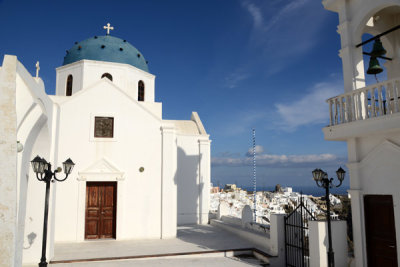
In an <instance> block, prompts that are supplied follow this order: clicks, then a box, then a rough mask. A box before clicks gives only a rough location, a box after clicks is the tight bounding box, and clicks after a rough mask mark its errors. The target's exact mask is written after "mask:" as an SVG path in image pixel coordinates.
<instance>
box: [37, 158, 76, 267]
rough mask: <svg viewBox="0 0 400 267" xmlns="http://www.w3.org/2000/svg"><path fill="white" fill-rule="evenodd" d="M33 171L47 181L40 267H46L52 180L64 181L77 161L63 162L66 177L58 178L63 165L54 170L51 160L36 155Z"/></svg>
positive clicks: (39, 178) (41, 179)
mask: <svg viewBox="0 0 400 267" xmlns="http://www.w3.org/2000/svg"><path fill="white" fill-rule="evenodd" d="M31 164H32V168H33V171H34V172H35V173H36V178H37V179H38V180H39V181H41V182H45V183H46V199H45V202H44V222H43V240H42V258H41V259H40V262H39V267H46V266H47V262H46V242H47V218H48V214H49V193H50V182H54V180H56V181H59V182H62V181H65V180H66V179H67V178H68V175H69V174H71V171H72V169H73V168H74V165H75V163H73V162H72V160H71V159H67V160H66V161H64V162H63V167H64V173H65V178H64V179H57V177H56V173H59V172H61V171H62V169H61V167H58V168H57V169H56V170H55V171H54V172H53V171H52V170H51V164H50V162H47V161H46V160H45V159H44V158H41V157H39V156H36V157H35V158H34V159H33V160H32V161H31Z"/></svg>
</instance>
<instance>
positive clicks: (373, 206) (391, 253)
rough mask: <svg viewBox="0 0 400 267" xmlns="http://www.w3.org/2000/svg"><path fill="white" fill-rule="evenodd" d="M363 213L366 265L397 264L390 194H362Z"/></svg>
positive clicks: (389, 265) (388, 266) (392, 265)
mask: <svg viewBox="0 0 400 267" xmlns="http://www.w3.org/2000/svg"><path fill="white" fill-rule="evenodd" d="M364 213H365V232H366V239H367V258H368V266H369V267H373V266H385V267H395V266H397V248H396V228H395V223H394V212H393V199H392V196H391V195H366V196H364Z"/></svg>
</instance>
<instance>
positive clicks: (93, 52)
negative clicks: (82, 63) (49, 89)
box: [63, 35, 149, 72]
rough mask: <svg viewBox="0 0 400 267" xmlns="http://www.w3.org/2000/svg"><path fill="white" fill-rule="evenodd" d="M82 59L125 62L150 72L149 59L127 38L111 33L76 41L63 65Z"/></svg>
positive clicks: (68, 51)
mask: <svg viewBox="0 0 400 267" xmlns="http://www.w3.org/2000/svg"><path fill="white" fill-rule="evenodd" d="M82 59H89V60H98V61H108V62H117V63H125V64H129V65H132V66H134V67H136V68H139V69H141V70H144V71H147V72H149V68H148V66H147V61H146V60H145V59H144V56H143V55H142V54H141V53H140V52H139V51H138V50H137V49H136V48H135V47H133V46H132V45H131V44H130V43H128V42H127V41H126V40H122V39H120V38H116V37H113V36H110V35H106V36H95V37H92V38H89V39H86V40H84V41H82V42H79V43H78V42H77V43H75V45H74V46H73V47H72V48H71V49H69V50H67V55H66V56H65V57H64V62H63V66H64V65H67V64H71V63H73V62H76V61H79V60H82Z"/></svg>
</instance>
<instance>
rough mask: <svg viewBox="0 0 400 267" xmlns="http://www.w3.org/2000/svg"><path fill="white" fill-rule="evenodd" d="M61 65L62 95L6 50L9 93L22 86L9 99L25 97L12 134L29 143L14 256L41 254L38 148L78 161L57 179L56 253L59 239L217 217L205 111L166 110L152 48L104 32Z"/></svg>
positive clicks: (161, 232) (167, 233)
mask: <svg viewBox="0 0 400 267" xmlns="http://www.w3.org/2000/svg"><path fill="white" fill-rule="evenodd" d="M56 73H57V76H56V88H55V95H47V94H46V93H45V86H44V83H43V81H42V79H41V78H40V77H38V76H36V77H32V76H31V75H30V74H29V72H28V71H27V69H26V68H25V67H24V66H23V65H22V63H20V62H19V61H18V60H17V57H15V56H9V55H6V56H5V57H4V61H3V64H2V66H1V68H0V99H1V98H5V97H8V96H9V95H13V94H14V98H11V100H7V99H6V100H4V101H14V102H15V103H16V120H15V121H11V124H10V125H13V124H12V123H14V124H15V125H16V126H17V127H16V131H15V132H14V133H13V132H12V131H10V136H11V138H14V139H15V142H14V146H15V144H16V141H17V140H18V141H20V142H21V143H22V144H23V145H24V150H23V152H22V153H19V154H18V158H17V177H18V179H17V182H18V185H17V187H16V189H15V190H16V191H15V195H17V194H18V195H17V205H18V217H17V222H16V223H17V225H18V228H17V230H16V237H13V238H14V240H15V243H16V245H15V255H16V257H15V259H16V262H15V266H20V265H21V261H22V260H21V258H23V263H36V262H38V260H39V258H38V257H39V255H40V254H41V253H40V252H41V246H42V244H41V243H42V242H41V240H42V227H43V209H44V196H45V193H44V190H45V184H44V183H43V182H39V181H37V180H36V177H35V174H34V173H33V171H32V168H31V165H30V160H32V159H33V158H34V157H35V156H36V155H40V156H41V157H44V158H45V159H46V160H47V161H50V162H51V163H52V164H53V166H54V167H58V166H60V165H61V162H62V161H64V160H66V159H67V158H71V159H72V160H73V161H74V162H75V163H76V165H75V168H74V169H73V172H72V174H71V175H70V176H69V178H68V179H67V180H66V181H65V182H62V183H54V184H52V189H51V190H52V191H51V196H50V215H49V225H48V233H49V234H48V259H49V258H50V259H51V257H52V255H53V248H54V243H57V242H82V241H85V240H88V239H103V238H112V239H116V240H123V239H146V238H170V237H175V236H176V232H177V225H178V224H196V223H197V224H206V223H208V211H209V192H210V139H209V135H208V134H207V132H206V131H205V129H204V127H203V124H202V122H201V120H200V118H199V116H198V114H197V113H196V112H193V113H192V115H191V118H190V119H189V120H165V119H163V116H162V104H161V103H158V102H155V76H154V75H153V74H151V73H150V72H149V69H148V66H147V62H146V60H145V58H144V56H143V54H141V53H140V52H139V51H138V50H137V49H136V48H135V47H133V46H132V45H131V44H129V43H128V42H127V41H126V40H123V39H120V38H116V37H113V36H110V35H106V36H95V37H91V38H89V39H87V40H84V41H81V42H79V43H76V44H75V45H74V46H73V47H72V48H71V49H69V50H68V51H67V54H66V55H65V57H64V63H63V65H62V66H60V67H58V68H57V69H56ZM2 101H3V100H2ZM2 103H3V102H2ZM10 103H13V102H10ZM2 116H4V113H0V120H3V121H7V119H8V118H5V117H2ZM10 129H11V128H10ZM2 134H4V133H2ZM13 134H14V137H13ZM4 140H6V139H4ZM10 140H11V139H10ZM15 153H16V151H15ZM1 155H3V154H1ZM60 176H62V175H61V174H60ZM2 188H3V187H2ZM2 194H3V192H0V195H2ZM0 200H2V199H0ZM2 203H3V202H1V203H0V204H2ZM4 203H7V202H4ZM8 203H12V198H11V197H10V198H9V202H8ZM7 205H8V204H7ZM1 215H2V214H1V212H0V217H1ZM3 226H4V225H3ZM3 226H0V227H3ZM6 226H10V227H12V222H10V224H9V225H6ZM32 233H33V234H32ZM2 242H3V240H0V243H2ZM4 242H5V241H4ZM22 253H23V255H22ZM0 254H1V248H0ZM8 266H11V265H8Z"/></svg>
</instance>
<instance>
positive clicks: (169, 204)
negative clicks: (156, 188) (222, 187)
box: [161, 124, 177, 239]
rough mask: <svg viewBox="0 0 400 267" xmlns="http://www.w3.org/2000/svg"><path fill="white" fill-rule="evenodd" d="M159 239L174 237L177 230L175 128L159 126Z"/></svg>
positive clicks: (164, 125) (166, 125)
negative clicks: (160, 140) (160, 150)
mask: <svg viewBox="0 0 400 267" xmlns="http://www.w3.org/2000/svg"><path fill="white" fill-rule="evenodd" d="M161 135H162V159H161V238H162V239H163V238H172V237H175V236H176V230H177V178H176V170H177V151H176V150H177V149H176V136H175V128H174V126H173V125H170V124H163V125H162V126H161Z"/></svg>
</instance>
